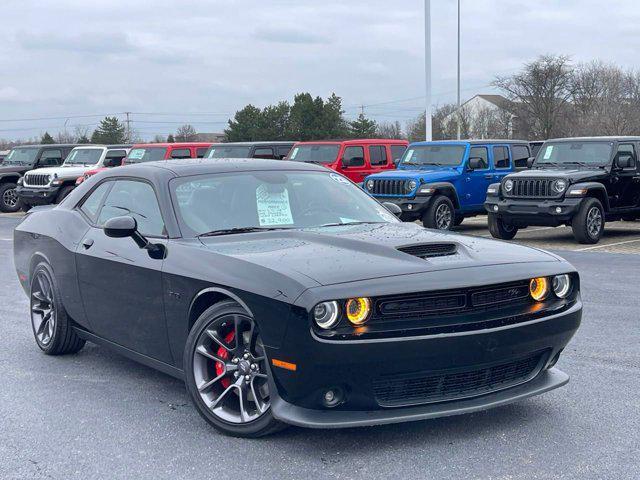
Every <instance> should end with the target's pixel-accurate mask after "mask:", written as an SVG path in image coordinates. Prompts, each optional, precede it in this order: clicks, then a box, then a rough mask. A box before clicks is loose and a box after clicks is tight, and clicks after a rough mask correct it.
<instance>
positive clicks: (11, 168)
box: [0, 165, 30, 177]
mask: <svg viewBox="0 0 640 480" xmlns="http://www.w3.org/2000/svg"><path fill="white" fill-rule="evenodd" d="M29 169H30V167H21V166H19V165H0V177H1V176H3V175H6V174H7V173H24V172H26V171H27V170H29Z"/></svg>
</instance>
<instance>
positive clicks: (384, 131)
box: [376, 120, 405, 140]
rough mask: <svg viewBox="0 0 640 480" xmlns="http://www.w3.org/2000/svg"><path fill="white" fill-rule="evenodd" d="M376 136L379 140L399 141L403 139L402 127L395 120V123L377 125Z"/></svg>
mask: <svg viewBox="0 0 640 480" xmlns="http://www.w3.org/2000/svg"><path fill="white" fill-rule="evenodd" d="M376 135H377V136H378V137H380V138H392V139H397V140H401V139H403V138H405V137H404V134H403V133H402V126H401V125H400V122H398V121H397V120H396V121H395V122H383V123H379V124H378V126H377V128H376Z"/></svg>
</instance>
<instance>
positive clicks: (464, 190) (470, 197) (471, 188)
mask: <svg viewBox="0 0 640 480" xmlns="http://www.w3.org/2000/svg"><path fill="white" fill-rule="evenodd" d="M471 158H479V159H481V163H482V168H477V169H475V170H469V160H470V159H471ZM493 178H494V174H493V172H492V170H491V166H490V162H489V147H487V146H485V145H482V146H478V145H474V146H472V147H471V148H469V155H468V156H467V160H466V162H465V168H464V173H463V182H462V185H460V188H459V189H458V190H459V192H458V195H459V198H460V203H461V205H462V209H463V210H482V209H483V208H484V207H483V204H484V201H485V199H486V197H487V188H489V185H490V184H491V183H493Z"/></svg>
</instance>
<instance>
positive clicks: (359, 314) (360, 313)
mask: <svg viewBox="0 0 640 480" xmlns="http://www.w3.org/2000/svg"><path fill="white" fill-rule="evenodd" d="M345 310H346V312H347V318H348V319H349V321H350V322H351V323H352V324H353V325H355V326H357V327H359V326H360V325H363V324H364V323H365V322H366V321H367V320H368V319H369V313H370V312H371V300H369V299H368V298H366V297H359V298H350V299H349V300H347V305H346V308H345Z"/></svg>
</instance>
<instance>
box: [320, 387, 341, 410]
mask: <svg viewBox="0 0 640 480" xmlns="http://www.w3.org/2000/svg"><path fill="white" fill-rule="evenodd" d="M343 401H344V393H343V392H342V389H341V388H339V387H332V388H330V389H328V390H326V391H325V392H324V393H323V394H322V403H323V404H324V406H325V407H327V408H333V407H337V406H338V405H340V404H341V403H342V402H343Z"/></svg>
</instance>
